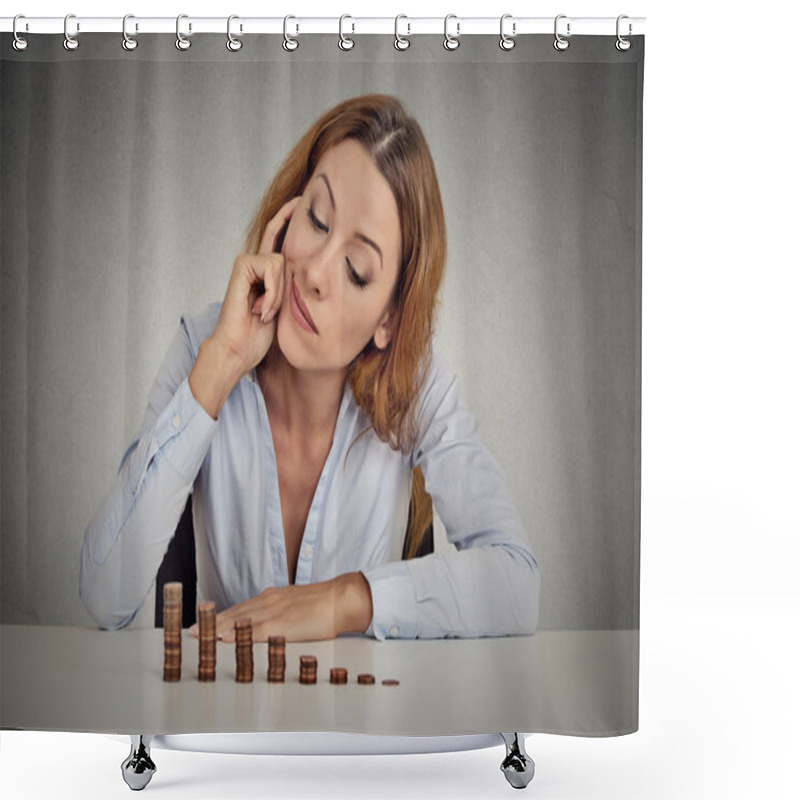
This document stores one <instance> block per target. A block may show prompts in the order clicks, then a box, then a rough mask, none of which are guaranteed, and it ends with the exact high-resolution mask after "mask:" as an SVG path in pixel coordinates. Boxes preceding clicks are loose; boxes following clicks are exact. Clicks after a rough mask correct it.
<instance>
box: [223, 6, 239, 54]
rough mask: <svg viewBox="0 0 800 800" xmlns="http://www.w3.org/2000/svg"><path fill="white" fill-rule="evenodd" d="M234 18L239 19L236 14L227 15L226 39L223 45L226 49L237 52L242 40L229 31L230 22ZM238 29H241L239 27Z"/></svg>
mask: <svg viewBox="0 0 800 800" xmlns="http://www.w3.org/2000/svg"><path fill="white" fill-rule="evenodd" d="M235 19H239V17H237V16H236V14H231V15H230V16H229V17H228V41H227V42H225V47H227V48H228V50H230V51H231V53H238V52H239V51H240V50H241V49H242V40H241V39H237V38H236V37H235V36H234V35H233V34H232V33H231V22H233V20H235ZM239 30H240V31H241V28H240V29H239Z"/></svg>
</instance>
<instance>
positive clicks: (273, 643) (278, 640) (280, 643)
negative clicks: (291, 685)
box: [267, 636, 286, 683]
mask: <svg viewBox="0 0 800 800" xmlns="http://www.w3.org/2000/svg"><path fill="white" fill-rule="evenodd" d="M268 647H269V650H268V652H269V667H268V668H267V680H268V681H269V682H270V683H283V682H284V679H285V677H286V637H285V636H270V637H269V645H268Z"/></svg>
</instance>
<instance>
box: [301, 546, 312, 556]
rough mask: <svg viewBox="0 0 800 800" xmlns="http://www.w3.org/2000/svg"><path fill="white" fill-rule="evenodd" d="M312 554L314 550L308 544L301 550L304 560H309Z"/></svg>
mask: <svg viewBox="0 0 800 800" xmlns="http://www.w3.org/2000/svg"><path fill="white" fill-rule="evenodd" d="M313 552H314V548H313V547H312V546H311V545H310V544H307V545H306V546H305V547H304V548H303V555H304V556H305V557H306V558H311V554H312V553H313Z"/></svg>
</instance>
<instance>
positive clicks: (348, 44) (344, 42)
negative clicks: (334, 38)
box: [339, 14, 356, 50]
mask: <svg viewBox="0 0 800 800" xmlns="http://www.w3.org/2000/svg"><path fill="white" fill-rule="evenodd" d="M346 19H353V18H352V17H351V16H350V15H349V14H342V16H341V17H339V49H340V50H352V49H353V47H355V44H356V43H355V41H353V39H350V38H348V37H347V36H345V35H344V31H343V26H344V21H345V20H346ZM355 30H356V24H355V22H354V23H353V27H352V28H351V31H350V32H351V33H355Z"/></svg>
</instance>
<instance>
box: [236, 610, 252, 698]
mask: <svg viewBox="0 0 800 800" xmlns="http://www.w3.org/2000/svg"><path fill="white" fill-rule="evenodd" d="M233 626H234V629H235V631H236V680H237V682H239V683H252V682H253V625H252V623H251V621H250V618H249V617H245V618H243V619H237V620H236V621H235V622H234V623H233Z"/></svg>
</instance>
